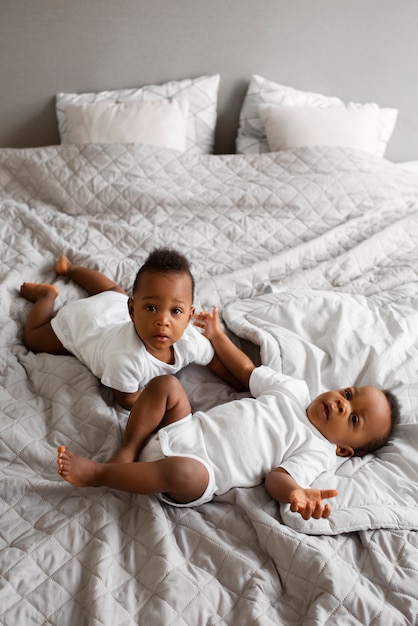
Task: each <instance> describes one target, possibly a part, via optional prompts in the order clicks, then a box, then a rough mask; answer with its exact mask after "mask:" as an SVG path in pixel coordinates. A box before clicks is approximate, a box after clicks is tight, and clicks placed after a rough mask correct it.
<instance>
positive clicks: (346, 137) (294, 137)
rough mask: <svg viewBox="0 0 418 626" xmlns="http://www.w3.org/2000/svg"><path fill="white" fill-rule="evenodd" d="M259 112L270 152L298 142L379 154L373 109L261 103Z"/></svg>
mask: <svg viewBox="0 0 418 626" xmlns="http://www.w3.org/2000/svg"><path fill="white" fill-rule="evenodd" d="M259 114H260V118H261V121H262V123H263V125H264V128H265V131H266V136H267V141H268V145H269V148H270V150H271V151H272V152H277V151H278V150H286V149H288V148H300V147H301V146H318V145H320V146H346V147H350V148H357V149H359V150H365V151H366V152H371V153H372V154H376V155H380V144H379V124H378V119H377V117H376V113H375V110H374V109H373V108H372V107H370V106H369V105H367V104H365V105H364V106H362V107H359V108H345V107H336V106H334V107H326V108H315V107H299V106H275V105H271V104H261V105H260V106H259Z"/></svg>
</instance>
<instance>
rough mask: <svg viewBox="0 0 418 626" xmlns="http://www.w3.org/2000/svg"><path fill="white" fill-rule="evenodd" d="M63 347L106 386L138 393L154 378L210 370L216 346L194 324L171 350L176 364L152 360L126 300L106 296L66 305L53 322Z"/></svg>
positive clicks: (111, 294)
mask: <svg viewBox="0 0 418 626" xmlns="http://www.w3.org/2000/svg"><path fill="white" fill-rule="evenodd" d="M51 325H52V328H53V330H54V332H55V334H56V335H57V337H58V339H59V340H60V341H61V343H62V344H63V346H64V347H65V348H66V349H67V350H69V351H70V352H71V353H72V354H74V356H76V357H77V358H78V359H79V360H80V361H81V362H82V363H84V365H86V366H87V367H88V368H89V369H90V370H91V371H92V372H93V374H95V376H97V377H98V378H99V379H100V380H101V381H102V383H103V384H104V385H106V386H107V387H111V388H112V389H117V390H118V391H123V392H125V393H134V392H135V391H138V390H139V391H141V390H142V389H143V388H144V387H145V385H146V384H147V383H148V382H149V381H150V380H151V379H152V378H154V376H158V375H161V374H175V373H176V372H178V371H179V370H180V369H182V368H183V367H185V366H186V365H188V364H189V363H191V362H193V363H197V364H199V365H208V363H210V361H211V360H212V358H213V355H214V350H213V348H212V344H211V343H210V341H209V340H208V339H206V337H203V335H202V334H201V333H200V332H199V331H198V330H197V328H195V327H194V326H193V325H192V324H189V325H188V326H187V327H186V330H185V332H184V333H183V335H182V336H181V338H180V339H179V340H178V341H176V343H175V344H173V348H174V363H173V364H170V363H164V362H163V361H160V360H159V359H157V358H155V357H154V356H153V355H152V354H150V353H149V352H148V351H147V350H146V349H145V346H144V344H143V342H142V341H141V339H140V338H139V337H138V335H137V333H136V331H135V327H134V324H133V322H132V320H131V318H130V315H129V311H128V296H126V295H125V294H123V293H119V292H117V291H106V292H103V293H99V294H97V295H95V296H89V297H87V298H82V299H81V300H76V301H74V302H69V303H68V304H65V305H64V306H63V307H62V308H61V309H59V311H58V312H57V314H56V316H55V317H54V318H53V319H52V320H51Z"/></svg>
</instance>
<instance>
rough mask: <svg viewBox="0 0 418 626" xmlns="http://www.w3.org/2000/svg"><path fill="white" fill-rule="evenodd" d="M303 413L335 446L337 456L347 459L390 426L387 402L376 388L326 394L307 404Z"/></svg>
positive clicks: (383, 434) (357, 388) (381, 434)
mask: <svg viewBox="0 0 418 626" xmlns="http://www.w3.org/2000/svg"><path fill="white" fill-rule="evenodd" d="M306 414H307V416H308V419H309V421H310V422H311V423H312V424H313V425H314V426H315V427H316V428H317V429H318V430H319V432H320V433H321V434H322V435H323V436H324V437H326V439H328V441H330V442H331V443H335V444H336V446H337V454H339V455H340V456H351V455H352V454H353V453H354V450H355V449H356V448H360V447H362V446H363V445H365V444H367V443H368V442H370V441H373V440H375V439H380V438H381V437H384V436H385V434H386V433H387V432H388V431H389V429H390V424H391V419H390V406H389V402H388V400H387V398H386V396H385V394H384V393H383V391H381V390H380V389H378V388H377V387H347V388H346V389H338V390H336V391H326V392H325V393H322V394H321V395H319V396H318V397H316V398H315V399H314V400H313V401H312V402H311V404H310V405H309V406H308V408H307V409H306Z"/></svg>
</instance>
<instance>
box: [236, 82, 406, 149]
mask: <svg viewBox="0 0 418 626" xmlns="http://www.w3.org/2000/svg"><path fill="white" fill-rule="evenodd" d="M261 104H275V105H286V106H303V107H315V108H323V107H324V108H325V107H330V106H332V107H335V106H337V107H342V108H361V107H363V106H365V105H363V104H359V103H355V102H350V103H349V104H348V105H346V104H345V103H344V102H343V101H342V100H340V99H339V98H337V97H334V96H333V97H329V96H324V95H322V94H319V93H313V92H309V91H299V90H297V89H294V88H293V87H286V86H285V85H280V84H278V83H275V82H273V81H270V80H266V79H265V78H262V77H261V76H258V75H256V74H254V75H253V76H252V78H251V81H250V83H249V85H248V90H247V93H246V96H245V98H244V102H243V105H242V107H241V111H240V118H239V127H238V134H237V140H236V151H237V153H240V154H252V153H261V152H268V151H269V145H268V142H267V137H266V134H265V130H264V126H263V123H262V121H261V118H260V115H259V111H258V108H259V106H260V105H261ZM367 107H370V108H371V109H372V110H373V111H374V114H375V117H376V120H377V122H376V123H377V125H378V127H379V131H378V144H379V149H378V154H379V156H383V155H384V153H385V150H386V146H387V144H388V142H389V139H390V138H391V136H392V133H393V129H394V128H395V124H396V119H397V116H398V111H397V109H387V108H381V107H379V105H378V104H375V103H368V104H367Z"/></svg>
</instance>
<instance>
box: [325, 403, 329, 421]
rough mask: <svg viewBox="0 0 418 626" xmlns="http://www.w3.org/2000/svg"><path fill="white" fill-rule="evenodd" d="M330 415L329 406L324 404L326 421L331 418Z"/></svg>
mask: <svg viewBox="0 0 418 626" xmlns="http://www.w3.org/2000/svg"><path fill="white" fill-rule="evenodd" d="M329 414H330V408H329V406H328V404H327V403H326V402H324V416H325V419H326V420H327V419H328V418H329Z"/></svg>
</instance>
